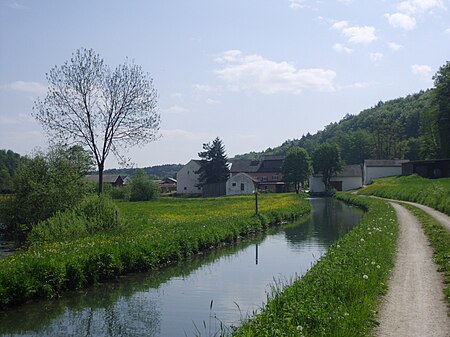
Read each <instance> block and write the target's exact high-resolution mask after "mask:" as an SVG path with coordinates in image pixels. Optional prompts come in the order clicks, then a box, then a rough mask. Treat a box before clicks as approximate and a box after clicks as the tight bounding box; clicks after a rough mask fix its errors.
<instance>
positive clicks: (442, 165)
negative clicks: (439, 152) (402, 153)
mask: <svg viewBox="0 0 450 337" xmlns="http://www.w3.org/2000/svg"><path fill="white" fill-rule="evenodd" d="M413 173H416V174H418V175H420V176H421V177H424V178H446V177H450V159H435V160H419V161H410V162H407V163H403V164H402V175H409V174H413Z"/></svg>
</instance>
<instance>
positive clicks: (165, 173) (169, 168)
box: [105, 164, 184, 179]
mask: <svg viewBox="0 0 450 337" xmlns="http://www.w3.org/2000/svg"><path fill="white" fill-rule="evenodd" d="M183 166H184V165H181V164H166V165H157V166H151V167H144V168H143V170H144V171H145V172H146V173H147V175H148V176H149V177H150V178H152V179H164V178H176V175H177V172H178V171H179V170H180V169H181V168H182V167H183ZM135 173H136V169H134V168H129V169H126V168H124V169H110V170H105V174H122V175H127V176H133V175H134V174H135Z"/></svg>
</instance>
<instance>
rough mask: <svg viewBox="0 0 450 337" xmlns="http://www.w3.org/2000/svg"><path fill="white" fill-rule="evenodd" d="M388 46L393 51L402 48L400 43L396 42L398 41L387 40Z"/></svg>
mask: <svg viewBox="0 0 450 337" xmlns="http://www.w3.org/2000/svg"><path fill="white" fill-rule="evenodd" d="M388 46H389V48H390V49H391V50H393V51H398V50H400V49H402V48H403V46H402V45H401V44H398V43H395V42H389V43H388Z"/></svg>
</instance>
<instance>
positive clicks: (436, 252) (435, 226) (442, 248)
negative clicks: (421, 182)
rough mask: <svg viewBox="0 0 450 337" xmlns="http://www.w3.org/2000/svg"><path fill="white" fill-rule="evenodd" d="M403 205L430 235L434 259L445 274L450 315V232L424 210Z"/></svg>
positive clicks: (445, 291) (445, 290)
mask: <svg viewBox="0 0 450 337" xmlns="http://www.w3.org/2000/svg"><path fill="white" fill-rule="evenodd" d="M402 205H403V206H404V207H406V208H407V209H409V210H410V211H411V212H412V213H413V214H414V215H415V216H416V217H417V218H418V219H419V221H420V223H421V224H422V227H423V229H424V232H425V234H426V236H427V237H428V241H429V242H430V244H431V247H432V248H433V257H434V261H435V262H436V264H437V265H438V268H439V271H440V272H442V273H443V275H444V283H445V289H444V293H445V296H446V298H447V303H448V304H449V307H448V309H449V312H448V314H449V315H450V233H449V231H448V230H447V229H446V228H444V226H442V225H441V224H440V223H439V222H438V221H436V220H435V219H434V218H433V217H432V216H431V215H429V214H427V213H426V212H424V211H423V210H421V209H419V208H417V207H414V206H411V205H408V204H402Z"/></svg>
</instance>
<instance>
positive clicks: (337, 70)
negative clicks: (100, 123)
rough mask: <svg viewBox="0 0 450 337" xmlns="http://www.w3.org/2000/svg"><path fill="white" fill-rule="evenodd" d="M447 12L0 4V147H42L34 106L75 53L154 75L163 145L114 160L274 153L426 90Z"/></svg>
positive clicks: (171, 0)
mask: <svg viewBox="0 0 450 337" xmlns="http://www.w3.org/2000/svg"><path fill="white" fill-rule="evenodd" d="M449 11H450V2H449V1H444V0H404V1H396V0H390V1H387V0H359V1H356V0H327V1H325V0H323V1H313V0H240V1H236V0H222V1H220V0H191V1H183V0H164V1H163V0H160V1H156V0H153V1H150V0H149V1H144V0H130V1H116V0H108V1H106V0H94V1H92V0H91V1H87V0H79V1H57V0H53V1H48V0H39V1H38V0H0V149H11V150H13V151H14V152H18V153H20V154H21V155H28V154H31V153H33V151H35V150H36V149H39V148H40V149H45V148H46V147H47V138H46V136H45V134H44V133H43V129H42V127H41V126H40V125H39V124H38V122H36V121H35V120H34V119H33V117H32V116H31V112H32V108H33V105H34V101H35V100H36V99H37V98H38V97H44V96H45V93H46V90H47V80H46V73H47V72H49V71H50V69H51V68H52V67H54V66H56V65H58V66H59V65H62V64H63V63H64V62H65V61H67V60H69V59H70V57H71V55H72V53H74V52H75V51H76V50H77V49H79V48H82V47H83V48H92V49H94V50H95V51H96V52H97V53H99V54H100V56H101V57H102V58H103V59H104V61H105V63H106V64H108V65H109V66H111V67H112V68H114V67H116V66H118V65H119V64H122V63H124V62H125V61H126V59H127V58H128V59H129V60H133V61H134V63H136V64H138V65H140V66H141V67H142V68H143V70H144V71H145V72H148V73H149V74H150V76H151V77H152V78H153V84H154V86H155V88H156V90H157V91H158V96H159V98H158V112H159V114H160V116H161V129H160V132H159V134H160V138H159V139H158V140H157V141H154V142H151V143H149V144H147V145H145V146H143V147H135V148H133V149H131V150H130V151H128V153H126V154H125V155H126V156H127V157H129V158H130V159H131V162H132V163H133V164H134V166H135V167H147V166H154V165H161V164H178V163H181V164H185V163H187V162H188V161H189V160H190V159H196V158H198V152H200V151H202V145H203V144H204V143H208V142H211V141H212V140H213V139H215V138H216V137H219V138H220V139H221V140H222V141H223V144H224V145H225V150H226V154H227V155H228V157H233V156H235V155H236V154H243V153H247V152H250V151H262V150H265V149H267V148H268V147H276V146H279V145H281V144H282V143H283V142H284V141H286V140H288V139H294V138H300V137H302V135H304V134H306V133H308V132H309V133H311V134H314V133H315V132H317V131H318V130H321V129H323V128H324V127H325V126H326V125H328V124H330V123H331V122H338V121H339V120H340V119H342V118H343V117H344V116H345V115H346V114H354V115H355V114H358V113H359V112H360V111H362V110H364V109H367V108H370V107H372V106H374V105H376V104H377V103H378V102H379V101H380V100H381V101H387V100H390V99H395V98H398V97H404V96H407V95H409V94H413V93H416V92H419V91H420V90H426V89H428V88H431V87H433V80H432V77H433V75H434V74H435V73H436V72H437V71H438V69H439V67H441V66H442V65H444V64H445V63H446V61H449V60H450V13H449ZM112 167H118V164H117V161H116V160H115V159H114V157H113V155H112V154H111V156H110V158H109V159H108V162H107V168H112Z"/></svg>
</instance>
